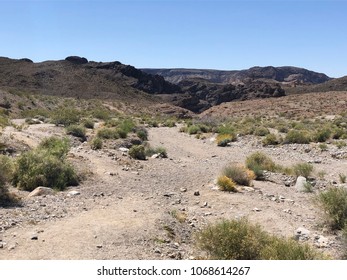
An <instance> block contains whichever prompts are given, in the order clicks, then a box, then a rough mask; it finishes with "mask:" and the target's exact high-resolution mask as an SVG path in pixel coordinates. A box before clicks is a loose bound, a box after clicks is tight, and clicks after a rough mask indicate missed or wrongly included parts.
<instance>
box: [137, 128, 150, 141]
mask: <svg viewBox="0 0 347 280" xmlns="http://www.w3.org/2000/svg"><path fill="white" fill-rule="evenodd" d="M136 135H137V137H139V138H140V139H141V140H142V141H147V140H148V131H147V130H146V129H145V128H144V127H140V128H137V129H136Z"/></svg>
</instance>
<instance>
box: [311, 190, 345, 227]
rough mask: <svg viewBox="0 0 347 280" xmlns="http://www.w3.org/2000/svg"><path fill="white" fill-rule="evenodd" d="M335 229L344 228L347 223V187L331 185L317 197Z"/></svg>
mask: <svg viewBox="0 0 347 280" xmlns="http://www.w3.org/2000/svg"><path fill="white" fill-rule="evenodd" d="M316 202H317V203H318V205H319V206H320V207H321V208H322V209H323V211H324V212H325V214H326V217H327V221H328V222H329V223H330V225H331V227H332V228H333V229H342V228H343V227H344V226H345V225H346V223H347V189H346V188H343V187H331V188H329V189H328V190H327V191H324V192H321V193H319V194H318V195H317V197H316Z"/></svg>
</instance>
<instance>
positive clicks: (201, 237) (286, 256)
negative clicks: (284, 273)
mask: <svg viewBox="0 0 347 280" xmlns="http://www.w3.org/2000/svg"><path fill="white" fill-rule="evenodd" d="M196 241H197V242H196V243H197V246H198V247H199V248H200V249H202V250H204V251H206V252H207V253H208V255H209V258H210V259H216V260H261V259H263V260H313V259H326V256H324V255H323V254H321V253H319V252H317V251H315V250H314V249H313V248H311V247H310V246H308V245H302V244H300V243H298V242H296V241H294V240H291V239H284V238H279V237H275V236H272V235H270V234H268V233H267V232H265V231H264V230H262V229H261V227H260V226H259V225H252V224H251V223H249V222H248V220H247V219H245V218H242V219H240V220H231V221H227V220H224V221H222V222H219V223H217V224H215V225H210V226H208V227H206V228H205V229H203V230H202V231H200V232H198V233H197V235H196Z"/></svg>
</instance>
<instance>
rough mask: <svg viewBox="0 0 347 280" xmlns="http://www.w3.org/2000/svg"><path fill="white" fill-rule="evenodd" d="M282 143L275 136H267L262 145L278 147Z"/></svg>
mask: <svg viewBox="0 0 347 280" xmlns="http://www.w3.org/2000/svg"><path fill="white" fill-rule="evenodd" d="M280 142H281V141H280V140H279V139H278V138H277V136H276V135H275V134H272V133H270V134H267V135H266V136H265V138H264V139H263V141H262V143H263V145H264V146H269V145H278V144H279V143H280Z"/></svg>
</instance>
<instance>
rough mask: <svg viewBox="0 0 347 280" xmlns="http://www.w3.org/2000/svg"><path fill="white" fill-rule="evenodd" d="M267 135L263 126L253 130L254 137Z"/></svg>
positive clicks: (267, 132)
mask: <svg viewBox="0 0 347 280" xmlns="http://www.w3.org/2000/svg"><path fill="white" fill-rule="evenodd" d="M269 133H270V131H269V130H268V129H267V128H266V127H264V126H260V127H258V128H256V129H255V130H254V135H256V136H266V135H268V134H269Z"/></svg>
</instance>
